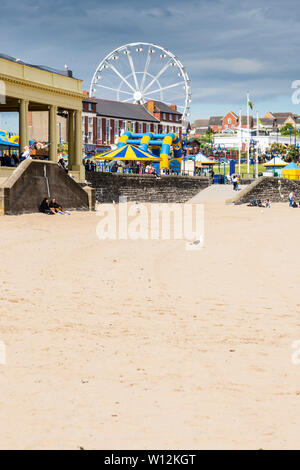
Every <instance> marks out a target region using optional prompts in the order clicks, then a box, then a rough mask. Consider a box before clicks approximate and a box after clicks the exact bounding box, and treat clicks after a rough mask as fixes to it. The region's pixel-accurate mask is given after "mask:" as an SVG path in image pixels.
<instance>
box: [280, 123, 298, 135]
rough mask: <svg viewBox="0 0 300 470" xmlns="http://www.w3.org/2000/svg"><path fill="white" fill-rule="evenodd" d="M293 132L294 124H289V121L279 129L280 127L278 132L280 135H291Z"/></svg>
mask: <svg viewBox="0 0 300 470" xmlns="http://www.w3.org/2000/svg"><path fill="white" fill-rule="evenodd" d="M291 133H292V134H294V133H295V129H294V126H293V125H292V124H290V123H289V122H288V123H287V124H285V126H283V127H282V128H281V129H280V134H281V135H291Z"/></svg>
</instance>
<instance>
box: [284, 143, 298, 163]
mask: <svg viewBox="0 0 300 470" xmlns="http://www.w3.org/2000/svg"><path fill="white" fill-rule="evenodd" d="M294 160H295V145H290V146H289V149H288V152H287V155H286V157H285V161H286V162H293V161H294ZM296 160H297V161H299V148H296Z"/></svg>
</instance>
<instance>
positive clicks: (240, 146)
mask: <svg viewBox="0 0 300 470" xmlns="http://www.w3.org/2000/svg"><path fill="white" fill-rule="evenodd" d="M239 128H240V145H239V176H241V152H242V108H240V125H239Z"/></svg>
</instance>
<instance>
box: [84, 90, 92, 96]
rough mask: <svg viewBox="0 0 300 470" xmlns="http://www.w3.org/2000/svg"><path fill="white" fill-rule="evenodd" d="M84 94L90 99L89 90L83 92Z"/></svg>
mask: <svg viewBox="0 0 300 470" xmlns="http://www.w3.org/2000/svg"><path fill="white" fill-rule="evenodd" d="M82 93H83V94H84V95H85V96H87V97H89V96H90V95H89V92H88V91H87V90H83V92H82Z"/></svg>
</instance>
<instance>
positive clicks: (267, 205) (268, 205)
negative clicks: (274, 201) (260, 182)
mask: <svg viewBox="0 0 300 470" xmlns="http://www.w3.org/2000/svg"><path fill="white" fill-rule="evenodd" d="M266 207H269V208H270V207H271V201H270V199H267V200H266Z"/></svg>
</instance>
